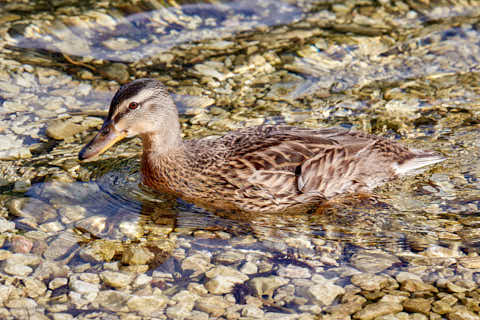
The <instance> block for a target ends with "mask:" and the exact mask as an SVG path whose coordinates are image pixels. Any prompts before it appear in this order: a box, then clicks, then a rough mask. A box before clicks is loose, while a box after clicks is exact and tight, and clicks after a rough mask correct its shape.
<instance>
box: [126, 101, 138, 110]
mask: <svg viewBox="0 0 480 320" xmlns="http://www.w3.org/2000/svg"><path fill="white" fill-rule="evenodd" d="M137 108H138V103H137V102H130V104H129V105H128V109H130V110H135V109H137Z"/></svg>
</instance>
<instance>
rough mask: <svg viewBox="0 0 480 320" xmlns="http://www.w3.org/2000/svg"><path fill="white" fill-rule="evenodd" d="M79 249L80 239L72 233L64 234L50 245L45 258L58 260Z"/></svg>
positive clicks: (44, 254)
mask: <svg viewBox="0 0 480 320" xmlns="http://www.w3.org/2000/svg"><path fill="white" fill-rule="evenodd" d="M76 248H78V237H77V236H76V235H75V234H74V233H73V232H71V231H66V232H62V233H60V234H59V235H58V237H56V238H55V240H53V241H52V242H50V244H49V245H48V247H47V249H46V250H45V251H44V252H43V256H44V257H45V259H48V260H57V259H61V258H62V257H65V256H66V255H67V254H68V253H70V252H72V251H73V250H74V249H76Z"/></svg>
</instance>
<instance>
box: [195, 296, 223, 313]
mask: <svg viewBox="0 0 480 320" xmlns="http://www.w3.org/2000/svg"><path fill="white" fill-rule="evenodd" d="M228 306H229V304H228V303H227V302H226V301H225V299H224V298H223V297H221V296H208V297H200V298H199V299H198V300H197V301H196V302H195V308H196V309H197V310H199V311H203V312H206V313H208V314H210V315H211V316H212V317H219V316H221V315H222V314H223V313H224V312H225V309H226V308H227V307H228Z"/></svg>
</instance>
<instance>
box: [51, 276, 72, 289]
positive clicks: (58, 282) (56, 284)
mask: <svg viewBox="0 0 480 320" xmlns="http://www.w3.org/2000/svg"><path fill="white" fill-rule="evenodd" d="M67 284H68V279H67V278H55V279H52V281H50V282H49V283H48V288H49V289H50V290H55V289H58V288H60V287H63V286H66V285H67Z"/></svg>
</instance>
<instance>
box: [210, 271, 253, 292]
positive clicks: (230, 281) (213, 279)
mask: <svg viewBox="0 0 480 320" xmlns="http://www.w3.org/2000/svg"><path fill="white" fill-rule="evenodd" d="M205 275H206V276H207V278H210V280H209V281H207V282H206V283H205V288H207V290H208V291H209V292H210V293H213V294H224V293H230V292H231V291H232V289H233V287H234V286H235V284H239V283H243V282H245V281H247V280H248V276H246V275H244V274H242V273H241V272H240V271H238V270H236V269H234V268H231V267H226V266H218V267H215V268H213V269H211V270H209V271H207V272H206V273H205Z"/></svg>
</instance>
